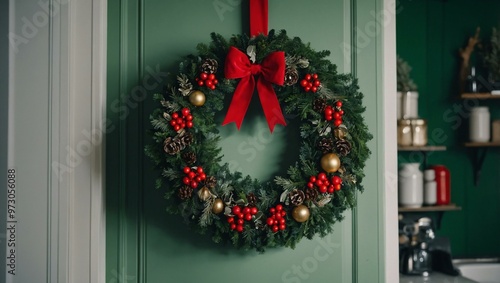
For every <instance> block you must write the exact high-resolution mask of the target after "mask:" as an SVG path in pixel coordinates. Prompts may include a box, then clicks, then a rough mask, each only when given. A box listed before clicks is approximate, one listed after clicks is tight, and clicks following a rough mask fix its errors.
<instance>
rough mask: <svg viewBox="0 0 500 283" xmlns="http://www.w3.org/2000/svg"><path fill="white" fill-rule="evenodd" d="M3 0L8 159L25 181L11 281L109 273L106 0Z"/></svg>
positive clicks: (79, 279)
mask: <svg viewBox="0 0 500 283" xmlns="http://www.w3.org/2000/svg"><path fill="white" fill-rule="evenodd" d="M5 6H7V7H8V19H9V25H8V31H7V32H6V30H4V29H3V28H2V31H3V32H2V36H5V38H6V39H7V38H8V40H9V51H8V53H9V55H8V56H9V64H8V67H6V66H0V68H1V69H2V71H6V69H7V68H8V73H9V79H8V89H9V90H8V97H7V96H2V98H1V102H2V103H8V105H9V108H8V119H7V124H8V127H7V133H8V141H7V152H8V153H7V161H6V163H7V164H2V166H0V168H2V169H6V168H4V167H5V165H6V166H7V167H8V168H15V169H17V170H16V171H17V172H18V174H17V178H18V180H17V184H19V189H18V190H17V192H18V195H17V204H18V206H19V207H18V210H16V213H17V214H16V217H18V219H17V218H16V220H18V227H16V228H18V229H16V233H17V234H16V237H17V246H16V249H15V255H16V256H17V258H16V259H17V261H16V274H15V275H11V274H8V273H6V274H5V276H6V277H4V278H5V281H6V282H15V283H22V282H47V283H53V282H60V283H104V282H105V280H106V278H105V274H106V265H105V263H106V262H105V261H106V256H105V252H106V247H105V241H106V234H105V230H106V225H105V217H106V213H105V188H104V184H105V183H104V182H105V178H104V176H105V172H104V171H105V166H104V165H105V163H104V162H105V160H104V156H105V155H104V153H105V149H104V145H105V140H104V137H105V127H103V125H106V120H105V119H106V111H105V109H106V40H107V33H106V31H107V1H106V0H38V1H28V0H24V1H19V0H9V1H5V2H4V3H3V4H2V7H5ZM26 74H29V75H26ZM26 102H27V103H26ZM36 113H41V114H42V115H38V116H37V115H36ZM30 119H31V120H30ZM33 119H35V120H34V121H36V123H33V122H32V121H33ZM33 124H36V125H37V126H33ZM2 130H3V129H2ZM26 144H29V148H27V147H26V146H24V148H22V147H23V145H26ZM2 152H3V151H2ZM1 174H6V172H5V171H2V173H1ZM2 180H3V179H2ZM3 198H4V197H3V196H2V199H3ZM2 207H3V206H2ZM16 208H17V207H16ZM2 215H3V214H2ZM9 236H10V235H9ZM0 242H1V244H2V245H5V244H6V243H5V242H4V241H3V240H0ZM7 249H9V250H10V248H7ZM2 250H3V249H2ZM35 250H36V251H35ZM35 253H36V254H35ZM4 259H5V258H4ZM3 268H4V269H3V270H5V266H3ZM2 276H3V275H2ZM0 281H3V280H0Z"/></svg>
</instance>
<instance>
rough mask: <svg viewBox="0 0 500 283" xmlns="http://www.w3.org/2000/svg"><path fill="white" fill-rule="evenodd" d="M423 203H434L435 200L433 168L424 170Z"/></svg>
mask: <svg viewBox="0 0 500 283" xmlns="http://www.w3.org/2000/svg"><path fill="white" fill-rule="evenodd" d="M424 180H425V183H424V204H425V205H435V204H436V202H437V183H436V173H435V171H434V169H427V170H425V171H424Z"/></svg>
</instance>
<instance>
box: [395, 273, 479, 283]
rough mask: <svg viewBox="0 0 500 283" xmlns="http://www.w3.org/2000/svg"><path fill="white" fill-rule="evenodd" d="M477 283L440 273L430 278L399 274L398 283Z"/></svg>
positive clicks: (433, 274)
mask: <svg viewBox="0 0 500 283" xmlns="http://www.w3.org/2000/svg"><path fill="white" fill-rule="evenodd" d="M429 282H432V283H477V282H476V281H472V280H470V279H467V278H465V277H462V276H450V275H446V274H443V273H440V272H432V273H431V275H430V276H427V277H424V276H415V275H403V274H399V283H429Z"/></svg>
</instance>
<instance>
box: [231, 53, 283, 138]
mask: <svg viewBox="0 0 500 283" xmlns="http://www.w3.org/2000/svg"><path fill="white" fill-rule="evenodd" d="M285 67H286V65H285V52H283V51H277V52H273V53H271V54H269V55H268V56H267V57H266V58H265V59H264V60H262V63H261V64H260V65H259V64H252V63H251V62H250V60H249V59H248V57H247V55H246V54H245V53H243V52H241V51H240V50H239V49H237V48H235V47H231V48H230V49H229V52H228V53H227V57H226V63H225V68H224V71H225V76H226V78H227V79H241V80H240V82H239V83H238V86H237V87H236V89H235V91H234V95H233V99H232V100H231V104H230V105H229V110H228V111H227V114H226V117H225V118H224V122H222V125H226V124H228V123H231V122H235V123H236V127H237V128H238V129H240V127H241V123H242V122H243V118H244V117H245V114H246V112H247V109H248V106H249V105H250V101H251V99H252V95H253V92H254V89H255V85H257V92H258V93H259V98H260V103H261V105H262V109H263V110H264V115H265V116H266V120H267V124H268V125H269V130H270V131H271V132H273V130H274V126H275V125H276V124H281V125H283V126H285V125H286V122H285V117H283V113H282V111H281V107H280V104H279V101H278V97H276V93H275V92H274V89H273V85H272V84H277V85H283V84H284V82H285ZM255 77H257V78H255Z"/></svg>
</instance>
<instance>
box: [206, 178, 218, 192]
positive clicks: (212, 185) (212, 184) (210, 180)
mask: <svg viewBox="0 0 500 283" xmlns="http://www.w3.org/2000/svg"><path fill="white" fill-rule="evenodd" d="M216 185H217V179H215V177H214V176H208V177H207V178H206V179H205V186H207V188H209V189H213V188H215V186H216Z"/></svg>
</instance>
